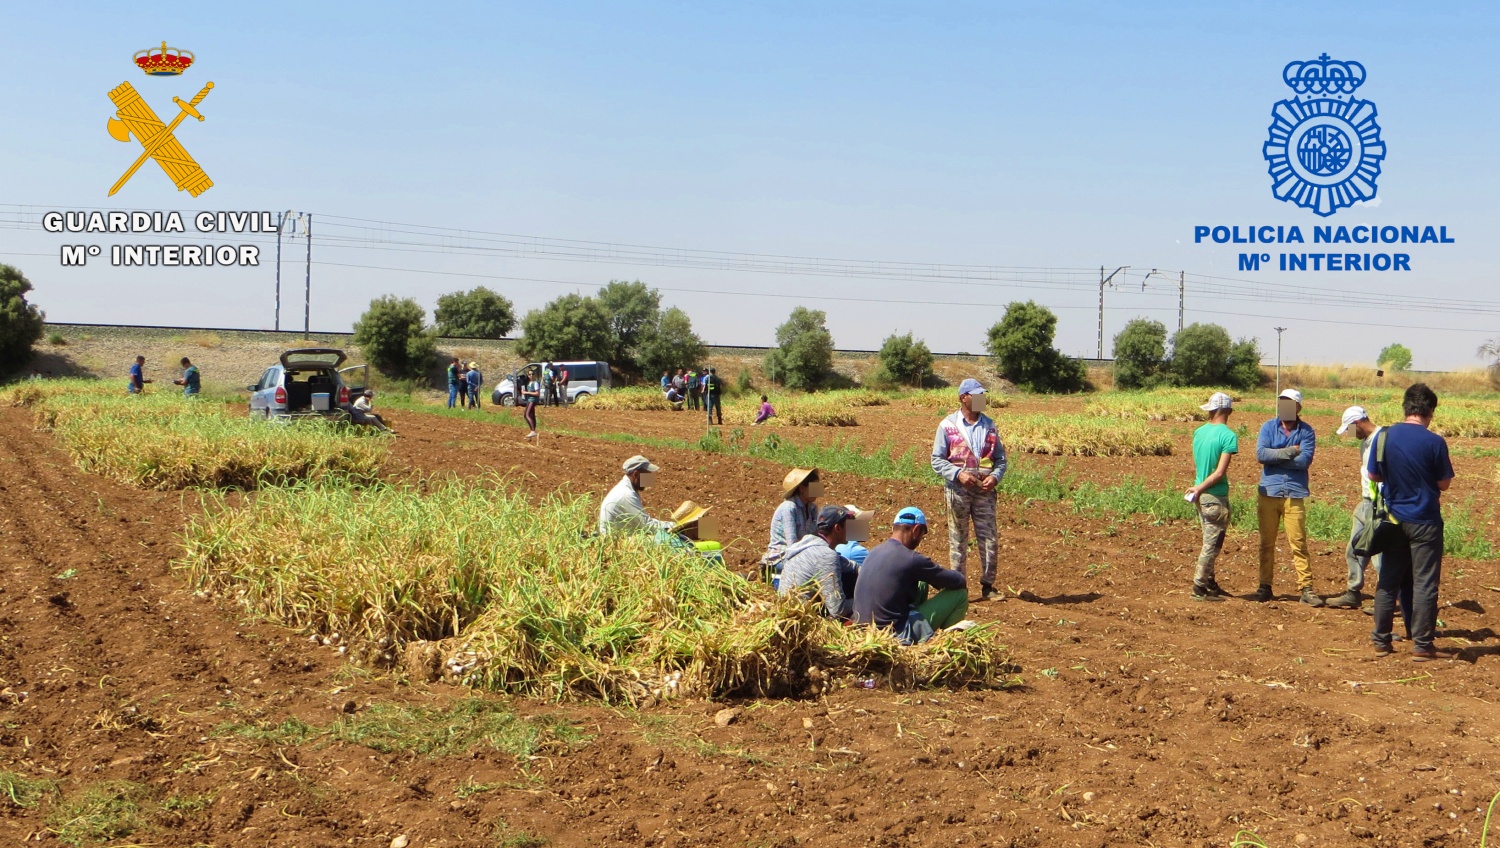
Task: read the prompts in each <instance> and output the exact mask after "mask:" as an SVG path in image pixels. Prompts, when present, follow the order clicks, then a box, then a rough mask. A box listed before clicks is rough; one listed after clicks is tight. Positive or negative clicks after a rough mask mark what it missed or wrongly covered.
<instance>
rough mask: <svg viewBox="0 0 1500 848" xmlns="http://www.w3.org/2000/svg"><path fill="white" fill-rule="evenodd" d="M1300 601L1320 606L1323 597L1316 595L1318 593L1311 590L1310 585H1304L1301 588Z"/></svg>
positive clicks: (1312, 605)
mask: <svg viewBox="0 0 1500 848" xmlns="http://www.w3.org/2000/svg"><path fill="white" fill-rule="evenodd" d="M1302 603H1304V604H1307V605H1308V606H1310V607H1321V606H1323V599H1322V598H1320V597H1318V594H1317V593H1316V592H1314V591H1313V590H1312V587H1311V586H1304V587H1303V588H1302Z"/></svg>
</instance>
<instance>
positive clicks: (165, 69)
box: [135, 41, 193, 77]
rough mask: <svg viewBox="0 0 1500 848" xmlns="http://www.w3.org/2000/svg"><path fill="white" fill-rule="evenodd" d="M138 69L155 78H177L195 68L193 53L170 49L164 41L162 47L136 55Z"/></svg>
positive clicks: (174, 48)
mask: <svg viewBox="0 0 1500 848" xmlns="http://www.w3.org/2000/svg"><path fill="white" fill-rule="evenodd" d="M135 64H136V67H138V68H140V69H141V70H143V71H145V72H146V73H148V74H150V75H151V76H153V77H175V76H177V75H178V74H180V73H182V72H183V71H185V70H187V69H188V68H190V67H192V66H193V53H192V51H190V50H181V49H178V48H176V47H168V46H167V43H166V42H165V41H163V42H162V43H161V46H160V47H151V48H147V49H145V50H142V51H140V52H139V53H137V54H135Z"/></svg>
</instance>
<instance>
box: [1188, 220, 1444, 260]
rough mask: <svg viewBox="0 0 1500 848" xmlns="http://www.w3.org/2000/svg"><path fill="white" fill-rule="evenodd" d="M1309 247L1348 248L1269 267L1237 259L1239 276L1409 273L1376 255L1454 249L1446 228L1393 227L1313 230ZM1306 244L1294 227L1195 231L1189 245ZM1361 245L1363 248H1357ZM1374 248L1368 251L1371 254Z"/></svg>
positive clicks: (1259, 256)
mask: <svg viewBox="0 0 1500 848" xmlns="http://www.w3.org/2000/svg"><path fill="white" fill-rule="evenodd" d="M1311 229H1312V243H1313V244H1329V245H1348V247H1346V248H1344V249H1343V250H1337V249H1336V248H1335V249H1331V250H1328V251H1326V252H1322V253H1282V254H1280V255H1279V256H1278V257H1277V258H1276V263H1275V265H1272V263H1271V254H1270V253H1241V254H1240V264H1239V270H1241V271H1272V270H1276V271H1410V270H1411V254H1410V253H1396V252H1383V251H1381V252H1376V251H1380V246H1381V245H1388V244H1399V245H1406V244H1417V245H1422V244H1453V243H1454V240H1453V238H1452V237H1451V236H1449V235H1448V228H1447V227H1422V226H1419V227H1397V226H1376V225H1365V224H1360V225H1358V226H1354V227H1344V226H1333V225H1331V224H1325V225H1319V226H1314V227H1312V228H1311ZM1205 241H1208V242H1212V243H1214V244H1306V243H1307V238H1306V237H1305V235H1304V234H1303V231H1302V228H1301V227H1299V226H1297V225H1295V224H1294V225H1292V226H1281V225H1278V226H1262V227H1253V226H1252V227H1222V226H1221V227H1206V226H1197V227H1193V243H1194V244H1203V243H1204V242H1205ZM1356 245H1361V246H1363V247H1356ZM1372 247H1373V248H1374V250H1372V249H1371V248H1372Z"/></svg>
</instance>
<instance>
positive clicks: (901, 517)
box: [891, 506, 927, 527]
mask: <svg viewBox="0 0 1500 848" xmlns="http://www.w3.org/2000/svg"><path fill="white" fill-rule="evenodd" d="M891 523H892V524H916V525H919V526H922V527H926V526H927V516H926V515H924V514H923V513H922V510H920V509H917V508H916V507H914V506H909V507H907V508H905V509H903V510H901V511H900V512H898V513H896V518H895V520H894V521H892V522H891Z"/></svg>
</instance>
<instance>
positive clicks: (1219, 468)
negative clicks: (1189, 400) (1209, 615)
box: [1186, 392, 1240, 601]
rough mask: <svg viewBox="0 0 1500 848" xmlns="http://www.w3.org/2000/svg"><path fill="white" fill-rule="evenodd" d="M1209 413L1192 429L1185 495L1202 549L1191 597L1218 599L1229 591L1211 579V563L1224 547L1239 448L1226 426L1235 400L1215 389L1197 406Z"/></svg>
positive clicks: (1236, 440)
mask: <svg viewBox="0 0 1500 848" xmlns="http://www.w3.org/2000/svg"><path fill="white" fill-rule="evenodd" d="M1199 409H1202V410H1203V411H1204V412H1207V413H1208V423H1207V424H1204V425H1203V426H1202V427H1199V428H1198V429H1197V430H1194V431H1193V466H1194V470H1195V472H1196V474H1195V481H1194V483H1193V487H1192V488H1190V489H1188V490H1187V494H1186V497H1187V499H1188V500H1189V501H1192V502H1193V503H1194V504H1196V505H1197V507H1198V520H1199V522H1200V523H1201V524H1202V525H1203V550H1202V551H1201V552H1200V553H1199V554H1198V567H1197V569H1196V570H1195V571H1194V572H1193V600H1195V601H1219V600H1223V599H1224V597H1225V596H1226V595H1228V594H1229V593H1228V592H1225V591H1224V590H1223V589H1221V588H1219V582H1218V580H1216V579H1215V578H1214V563H1215V562H1216V561H1217V560H1218V559H1219V552H1220V551H1222V550H1223V549H1224V534H1225V533H1226V532H1227V531H1228V530H1229V515H1230V512H1229V462H1230V460H1232V459H1234V455H1235V454H1237V453H1239V451H1240V440H1239V437H1237V436H1235V434H1234V431H1233V430H1231V429H1229V415H1230V413H1232V412H1233V411H1234V403H1233V401H1232V399H1231V398H1230V397H1229V395H1226V394H1224V393H1223V392H1214V393H1213V395H1212V396H1210V397H1209V399H1208V403H1205V404H1203V405H1202V406H1200V407H1199Z"/></svg>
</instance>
